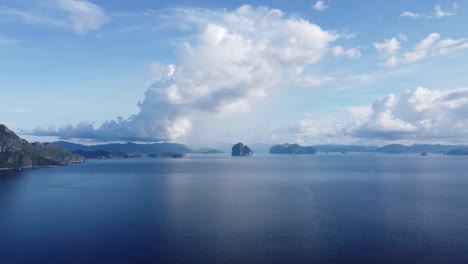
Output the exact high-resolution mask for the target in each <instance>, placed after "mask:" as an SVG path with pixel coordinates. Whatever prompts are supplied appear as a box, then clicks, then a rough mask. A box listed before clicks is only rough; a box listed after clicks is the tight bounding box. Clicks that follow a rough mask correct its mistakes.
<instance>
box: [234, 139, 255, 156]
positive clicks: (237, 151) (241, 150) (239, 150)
mask: <svg viewBox="0 0 468 264" xmlns="http://www.w3.org/2000/svg"><path fill="white" fill-rule="evenodd" d="M253 153H254V152H253V150H251V149H250V148H249V147H247V146H244V144H242V143H240V142H239V143H237V144H235V145H234V146H232V152H231V155H232V156H235V157H240V156H252V155H253Z"/></svg>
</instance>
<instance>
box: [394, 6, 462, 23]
mask: <svg viewBox="0 0 468 264" xmlns="http://www.w3.org/2000/svg"><path fill="white" fill-rule="evenodd" d="M452 9H453V11H452V12H449V11H443V10H442V8H441V7H440V6H439V5H436V6H434V13H432V14H430V15H428V14H420V13H414V12H411V11H405V12H403V13H401V15H400V17H406V18H413V19H416V18H425V19H432V18H437V19H440V18H444V17H449V16H453V15H454V12H455V10H457V9H458V4H457V3H454V4H453V5H452Z"/></svg>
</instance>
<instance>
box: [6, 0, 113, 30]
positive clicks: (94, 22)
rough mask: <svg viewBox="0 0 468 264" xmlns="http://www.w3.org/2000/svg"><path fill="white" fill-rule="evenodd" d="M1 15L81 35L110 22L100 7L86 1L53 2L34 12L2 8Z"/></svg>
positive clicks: (38, 7)
mask: <svg viewBox="0 0 468 264" xmlns="http://www.w3.org/2000/svg"><path fill="white" fill-rule="evenodd" d="M0 14H2V15H5V16H9V17H14V18H18V19H20V20H21V21H23V22H25V23H28V24H39V25H48V26H54V27H61V28H70V29H73V30H74V31H75V32H76V33H79V34H85V33H87V32H88V31H91V30H97V29H99V28H100V27H101V26H102V25H104V24H105V23H106V22H107V21H108V20H109V19H108V17H107V15H106V13H105V12H104V10H103V9H102V8H101V7H100V6H98V5H96V4H93V3H91V2H89V1H86V0H53V1H48V2H46V3H44V4H42V5H38V6H37V7H36V8H35V9H32V10H20V9H17V8H11V7H0Z"/></svg>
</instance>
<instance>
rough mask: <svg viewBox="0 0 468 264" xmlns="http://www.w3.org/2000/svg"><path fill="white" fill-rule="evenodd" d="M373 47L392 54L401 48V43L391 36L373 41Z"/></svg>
mask: <svg viewBox="0 0 468 264" xmlns="http://www.w3.org/2000/svg"><path fill="white" fill-rule="evenodd" d="M374 48H375V49H376V50H377V51H379V52H383V53H386V54H394V53H396V52H397V51H398V50H400V49H401V43H400V41H399V40H398V39H397V38H396V37H393V38H391V39H384V41H383V42H374Z"/></svg>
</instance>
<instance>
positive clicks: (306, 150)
mask: <svg viewBox="0 0 468 264" xmlns="http://www.w3.org/2000/svg"><path fill="white" fill-rule="evenodd" d="M270 154H317V150H316V149H315V148H314V147H310V146H305V147H304V146H301V145H299V144H283V145H275V146H273V147H271V148H270Z"/></svg>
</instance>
